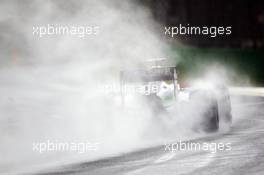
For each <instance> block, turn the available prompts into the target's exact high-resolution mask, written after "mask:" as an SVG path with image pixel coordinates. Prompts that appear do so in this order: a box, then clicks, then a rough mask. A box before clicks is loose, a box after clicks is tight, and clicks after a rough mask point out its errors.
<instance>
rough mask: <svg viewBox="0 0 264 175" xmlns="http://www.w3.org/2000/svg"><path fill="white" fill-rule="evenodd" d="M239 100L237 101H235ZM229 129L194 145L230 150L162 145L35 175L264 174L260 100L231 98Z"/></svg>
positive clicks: (263, 122) (263, 124) (263, 121)
mask: <svg viewBox="0 0 264 175" xmlns="http://www.w3.org/2000/svg"><path fill="white" fill-rule="evenodd" d="M238 99H239V102H238V101H237V100H238ZM232 108H233V126H232V129H231V131H230V132H228V133H226V134H216V135H210V136H206V137H203V138H200V139H197V140H193V141H194V142H200V143H203V142H210V143H213V142H215V143H220V142H222V143H231V147H232V150H231V151H226V150H225V151H217V152H216V153H211V152H209V151H202V150H200V151H189V152H187V151H182V152H181V151H175V152H169V151H165V146H164V145H161V146H159V147H155V148H149V149H145V150H141V151H137V152H134V153H129V154H126V155H123V156H118V157H113V158H107V159H104V160H100V161H94V162H82V163H76V164H72V165H69V166H65V167H58V168H56V169H50V170H46V171H44V172H39V173H38V174H77V175H81V174H87V175H90V174H91V175H93V174H95V175H138V174H139V175H170V174H173V175H177V174H195V175H213V174H220V175H226V174H234V175H243V174H245V175H248V174H258V175H262V174H264V98H260V97H243V98H242V97H232Z"/></svg>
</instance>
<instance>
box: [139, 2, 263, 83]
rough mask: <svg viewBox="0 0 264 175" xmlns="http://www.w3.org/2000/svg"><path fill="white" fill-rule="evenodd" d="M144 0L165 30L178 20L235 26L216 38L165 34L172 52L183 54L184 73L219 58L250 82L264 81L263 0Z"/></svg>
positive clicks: (200, 23) (216, 60)
mask: <svg viewBox="0 0 264 175" xmlns="http://www.w3.org/2000/svg"><path fill="white" fill-rule="evenodd" d="M141 2H142V1H141ZM143 3H144V4H145V5H146V6H148V7H150V9H151V11H152V14H153V16H154V18H155V20H156V21H158V22H159V23H160V24H161V25H162V27H161V28H162V30H164V27H165V26H178V25H179V24H182V25H187V24H189V25H190V26H207V27H210V26H224V27H225V26H231V27H232V34H231V35H221V36H217V37H215V38H211V37H209V36H204V35H178V36H177V37H174V38H170V37H167V38H166V40H168V42H170V43H171V44H172V52H174V53H175V54H176V53H177V54H178V56H179V57H181V62H180V64H179V69H180V71H181V72H183V74H184V75H185V76H187V77H188V74H190V75H189V76H191V74H196V75H197V74H199V73H202V70H204V67H203V66H199V65H200V64H198V63H201V62H220V63H223V64H228V66H229V67H232V68H233V69H234V70H236V71H238V72H239V73H241V74H243V75H245V76H248V77H249V78H250V83H252V84H254V85H259V86H263V85H264V71H263V68H264V1H263V0H199V1H198V0H143ZM163 32H164V31H163ZM177 43H181V44H180V45H179V44H177ZM172 56H173V57H174V55H172ZM175 57H176V55H175ZM190 63H192V64H190ZM196 63H197V64H196ZM191 65H192V66H191ZM236 83H237V84H239V83H241V82H236ZM242 84H243V83H242ZM239 85H241V84H239Z"/></svg>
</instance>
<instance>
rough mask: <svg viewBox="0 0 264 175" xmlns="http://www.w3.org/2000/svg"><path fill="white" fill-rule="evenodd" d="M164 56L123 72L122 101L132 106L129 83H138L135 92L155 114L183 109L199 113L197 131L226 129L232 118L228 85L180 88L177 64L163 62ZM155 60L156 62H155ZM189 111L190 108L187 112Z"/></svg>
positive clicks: (124, 104)
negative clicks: (142, 66) (128, 88)
mask: <svg viewBox="0 0 264 175" xmlns="http://www.w3.org/2000/svg"><path fill="white" fill-rule="evenodd" d="M165 61H166V60H164V59H156V60H151V61H150V62H148V64H149V63H150V66H148V67H145V68H143V69H137V70H124V71H121V72H120V89H121V101H122V106H123V107H124V108H127V107H128V108H129V103H128V102H127V101H128V100H129V99H128V97H127V90H126V87H127V85H128V84H130V85H131V84H133V85H136V86H137V88H136V93H135V94H136V96H138V97H140V99H141V100H142V99H143V101H144V103H145V104H147V106H148V107H149V108H150V109H151V110H152V114H153V116H159V115H162V116H173V117H177V115H180V114H181V113H182V112H183V110H184V113H185V117H188V116H196V118H199V122H198V124H197V123H196V124H194V126H193V127H192V128H193V129H195V130H198V131H204V132H215V131H218V130H219V129H220V127H223V129H224V130H225V131H226V130H227V129H229V128H230V125H231V122H232V114H231V104H230V97H229V92H228V89H227V88H226V86H224V85H219V84H217V85H216V84H215V85H212V86H210V87H189V88H181V87H180V85H179V83H178V78H177V72H176V67H175V66H174V67H169V66H164V62H165ZM153 63H154V64H153ZM186 111H187V112H186Z"/></svg>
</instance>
